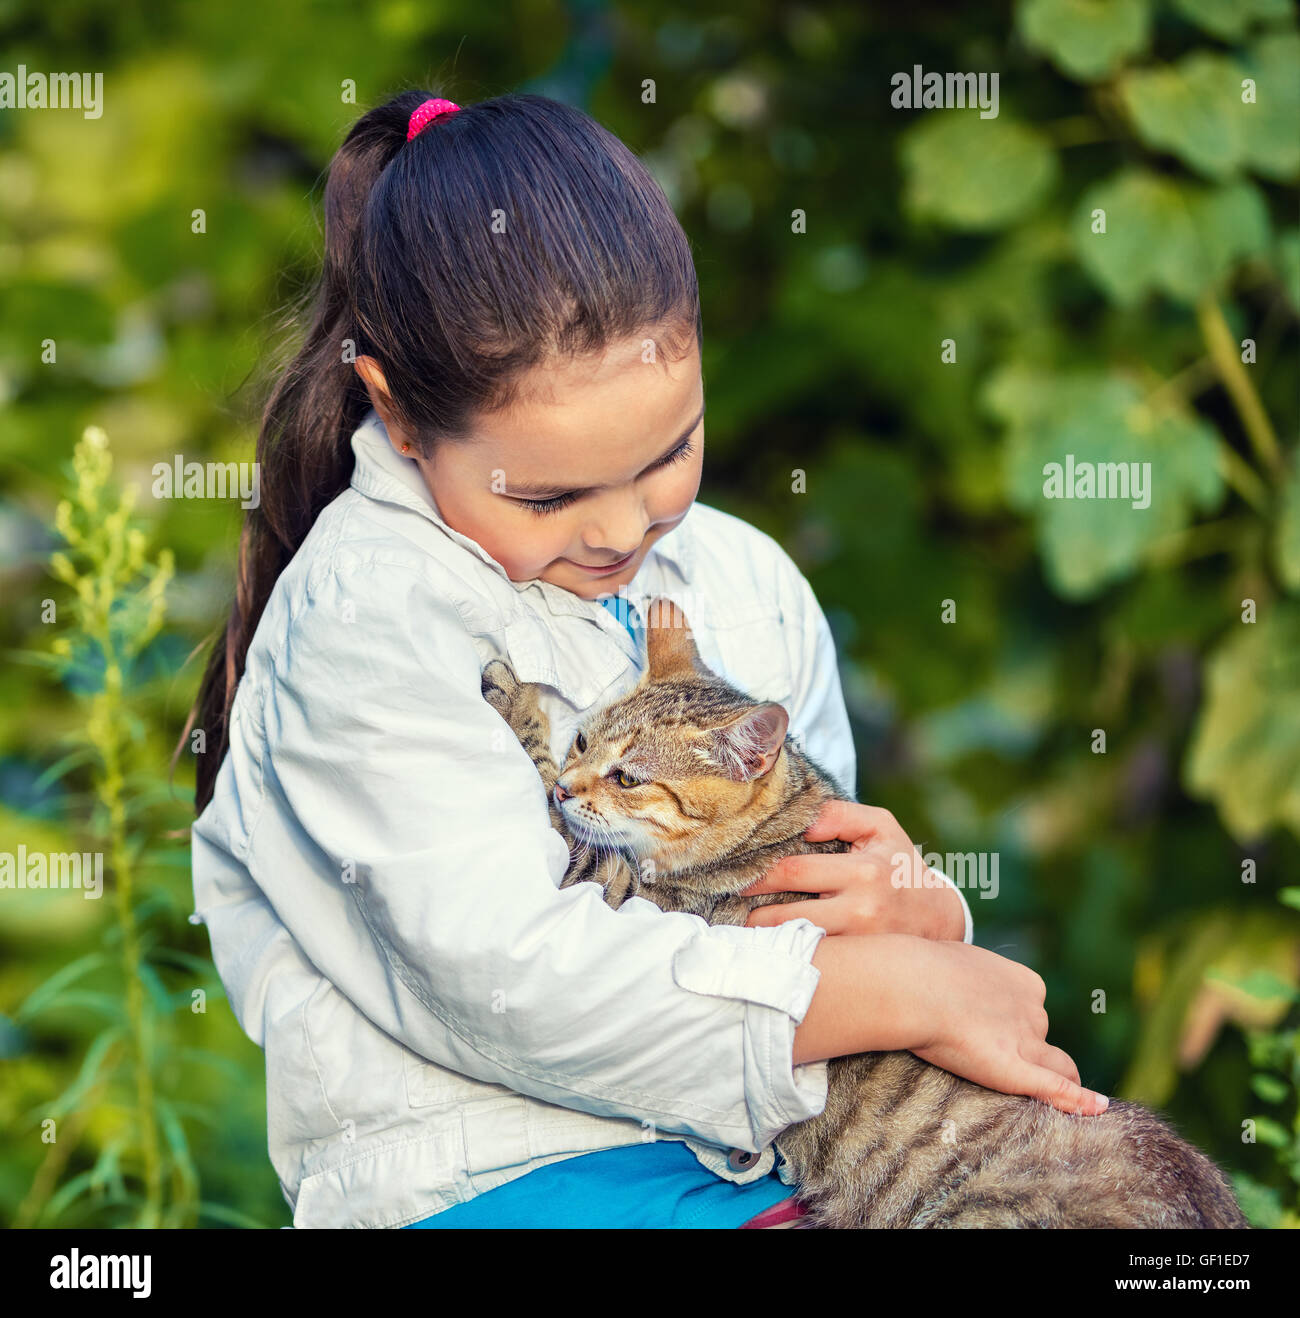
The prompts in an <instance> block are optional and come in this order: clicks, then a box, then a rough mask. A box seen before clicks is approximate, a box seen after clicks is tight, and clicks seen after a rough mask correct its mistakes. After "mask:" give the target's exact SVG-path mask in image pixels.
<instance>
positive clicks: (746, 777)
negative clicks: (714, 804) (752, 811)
mask: <svg viewBox="0 0 1300 1318" xmlns="http://www.w3.org/2000/svg"><path fill="white" fill-rule="evenodd" d="M789 726H790V715H789V714H787V713H786V711H785V707H784V706H782V705H778V704H776V703H775V702H774V701H768V702H767V703H766V704H764V705H755V706H753V707H752V708H751V709H745V710H742V711H741V712H740V713H739V714H737V715H736V717H735V718H734V719H732V721H731V722H730V723H728V724H726V726H725V727H721V728H713V729H711V730H710V736H711V737H712V740H713V748H712V758H713V759H714V761H715V762H716V763H717V764H718V765H719V766H720V767H721V769H722V771H723V773H725V774H726V775H727V777H728V778H731V779H732V780H733V781H735V782H740V783H748V782H753V781H754V779H755V778H761V777H762V776H763V775H764V774H765V773H767V772H768V771H769V770H770V769H771V768H772V766H773V765H774V764H775V763H776V757H777V756H778V755H780V753H781V747H782V746H783V745H784V744H785V734H786V729H787V728H789Z"/></svg>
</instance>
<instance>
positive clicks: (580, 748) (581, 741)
mask: <svg viewBox="0 0 1300 1318" xmlns="http://www.w3.org/2000/svg"><path fill="white" fill-rule="evenodd" d="M573 745H574V749H575V750H576V751H577V752H578V754H579V755H585V754H586V753H587V739H586V737H584V736H583V735H582V733H581V732H580V733H578V736H577V738H576V740H575V741H574V743H573Z"/></svg>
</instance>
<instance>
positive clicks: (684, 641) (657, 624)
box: [645, 595, 714, 682]
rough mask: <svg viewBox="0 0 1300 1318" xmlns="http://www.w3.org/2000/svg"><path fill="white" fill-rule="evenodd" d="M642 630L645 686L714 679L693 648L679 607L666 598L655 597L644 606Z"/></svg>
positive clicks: (692, 641) (693, 638)
mask: <svg viewBox="0 0 1300 1318" xmlns="http://www.w3.org/2000/svg"><path fill="white" fill-rule="evenodd" d="M645 627H646V633H645V645H646V659H647V665H646V677H645V680H646V681H647V682H663V681H666V680H668V679H669V678H674V677H712V676H713V675H714V674H713V672H712V670H711V669H709V668H708V667H706V665H705V663H704V660H702V659H701V658H700V652H699V650H697V649H696V648H695V637H694V635H693V634H692V633H691V624H690V623H689V622H687V620H686V615H685V614H684V613H683V612H682V608H681V605H680V604H677V603H676V602H675V601H674V600H671V599H669V598H668V596H667V595H656V596H655V597H654V599H652V600H650V601H649V603H648V604H647V605H646V614H645Z"/></svg>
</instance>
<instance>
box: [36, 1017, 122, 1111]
mask: <svg viewBox="0 0 1300 1318" xmlns="http://www.w3.org/2000/svg"><path fill="white" fill-rule="evenodd" d="M125 1033H126V1031H125V1030H124V1029H123V1027H122V1026H120V1025H110V1026H109V1027H108V1029H106V1030H102V1031H101V1032H100V1033H99V1034H98V1035H97V1036H96V1037H95V1039H94V1041H93V1042H92V1043H91V1045H90V1047H89V1048H87V1049H86V1055H85V1057H84V1058H83V1059H82V1062H81V1069H80V1070H79V1071H78V1072H77V1078H76V1079H75V1080H74V1081H73V1082H72V1083H71V1084H70V1085H69V1086H68V1087H67V1088H66V1089H65V1090H64V1091H63V1093H62V1094H60V1095H59V1097H58V1098H56V1099H55V1100H54V1102H53V1103H51V1104H50V1105H49V1107H48V1108H47V1109H46V1111H45V1116H46V1117H53V1118H54V1119H55V1120H58V1119H60V1118H62V1117H65V1116H66V1115H67V1114H68V1113H69V1112H71V1111H72V1110H73V1108H75V1107H76V1106H77V1104H78V1103H80V1102H81V1100H82V1099H83V1098H84V1097H85V1095H86V1093H87V1091H88V1090H90V1089H91V1088H92V1087H93V1086H94V1084H95V1083H96V1082H97V1081H98V1080H99V1069H100V1066H101V1065H102V1063H103V1061H104V1058H105V1057H106V1056H107V1055H108V1051H109V1049H110V1048H112V1047H113V1045H114V1044H115V1043H117V1042H118V1040H119V1039H121V1038H123V1037H124V1035H125Z"/></svg>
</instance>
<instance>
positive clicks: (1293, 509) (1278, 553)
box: [1273, 453, 1300, 594]
mask: <svg viewBox="0 0 1300 1318" xmlns="http://www.w3.org/2000/svg"><path fill="white" fill-rule="evenodd" d="M1273 557H1274V561H1275V562H1276V564H1277V575H1278V577H1279V579H1280V580H1281V582H1282V584H1283V585H1284V586H1285V587H1286V588H1287V590H1289V591H1290V592H1291V593H1292V594H1300V453H1296V454H1293V455H1292V459H1291V474H1290V475H1289V476H1288V477H1287V480H1286V484H1285V485H1284V486H1283V488H1282V512H1281V515H1280V516H1279V517H1278V522H1277V532H1276V538H1275V539H1274V541H1273Z"/></svg>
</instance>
